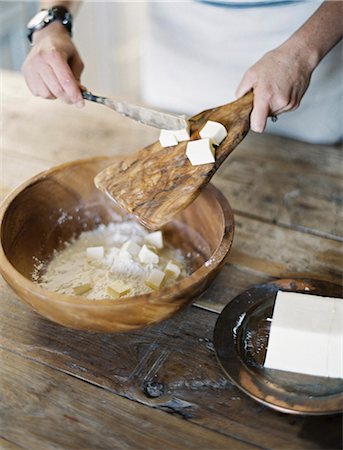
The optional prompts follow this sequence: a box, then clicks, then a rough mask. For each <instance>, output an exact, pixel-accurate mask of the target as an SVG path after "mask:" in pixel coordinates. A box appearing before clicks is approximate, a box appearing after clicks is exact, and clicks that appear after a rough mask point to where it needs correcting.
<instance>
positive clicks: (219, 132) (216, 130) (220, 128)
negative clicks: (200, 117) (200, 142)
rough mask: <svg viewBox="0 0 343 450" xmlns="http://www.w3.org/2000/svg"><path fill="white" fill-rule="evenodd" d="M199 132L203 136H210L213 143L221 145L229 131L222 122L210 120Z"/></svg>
mask: <svg viewBox="0 0 343 450" xmlns="http://www.w3.org/2000/svg"><path fill="white" fill-rule="evenodd" d="M199 134H200V137H201V138H209V139H210V141H211V142H212V144H214V145H219V144H220V143H221V142H222V141H223V140H224V139H225V138H226V136H227V131H226V128H225V127H224V125H222V124H221V123H219V122H213V121H212V120H208V121H207V122H206V125H205V126H204V128H202V129H201V130H200V133H199Z"/></svg>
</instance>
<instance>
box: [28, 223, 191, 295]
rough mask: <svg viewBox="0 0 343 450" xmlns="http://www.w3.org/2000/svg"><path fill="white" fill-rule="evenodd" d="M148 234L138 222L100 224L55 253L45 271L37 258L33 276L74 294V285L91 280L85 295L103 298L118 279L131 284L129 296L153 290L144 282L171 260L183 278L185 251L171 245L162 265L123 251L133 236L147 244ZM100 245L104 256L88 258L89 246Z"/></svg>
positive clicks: (162, 256) (162, 254) (48, 286)
mask: <svg viewBox="0 0 343 450" xmlns="http://www.w3.org/2000/svg"><path fill="white" fill-rule="evenodd" d="M148 234H149V233H148V231H146V230H145V229H144V228H143V227H142V226H141V225H139V224H138V223H136V222H119V223H110V224H109V225H100V226H99V227H98V228H97V229H95V230H93V231H84V232H83V233H81V234H80V236H79V237H78V238H77V239H74V240H72V241H71V242H67V243H66V244H65V248H64V249H63V250H61V251H59V252H55V254H54V257H53V258H52V260H51V261H50V262H49V263H48V264H47V266H46V268H45V270H42V269H44V268H43V267H42V263H40V262H39V261H37V262H36V265H35V271H34V273H33V274H32V278H33V280H35V281H36V282H38V283H39V284H40V286H42V287H43V288H45V289H48V290H50V291H55V292H58V293H60V294H67V295H73V287H76V286H79V285H81V284H87V283H90V284H92V286H93V287H92V289H91V290H90V291H88V292H87V293H85V294H83V295H84V296H86V297H88V298H93V299H94V298H95V299H101V298H105V297H106V298H108V297H109V295H108V294H107V293H106V289H107V286H108V285H109V284H110V283H111V282H113V281H116V280H121V281H123V282H124V283H126V284H128V285H129V286H130V287H131V291H130V293H129V294H127V295H126V296H132V295H140V294H145V293H148V292H151V291H152V289H150V288H149V287H148V286H147V285H146V284H145V283H144V281H145V280H146V279H147V277H148V275H149V274H150V272H151V271H152V269H154V268H158V269H160V270H163V269H164V268H165V266H166V264H167V263H168V261H169V260H173V261H176V262H177V264H178V266H179V267H180V268H181V275H180V278H182V277H184V276H186V275H187V271H186V264H185V260H184V258H183V256H182V253H181V251H180V250H177V249H174V248H171V247H168V246H167V245H165V247H164V248H163V249H162V250H160V252H159V263H158V264H143V263H140V262H139V261H137V259H136V258H134V257H132V256H131V254H130V253H128V252H126V251H122V252H120V248H121V246H122V245H123V244H124V242H126V241H128V240H129V239H130V240H132V241H134V242H136V243H137V244H139V245H143V244H144V238H145V237H146V236H147V235H148ZM97 246H103V247H104V249H105V254H104V258H103V259H101V260H92V261H87V258H86V249H87V248H88V247H97ZM119 253H120V254H119ZM173 283H175V280H174V281H173V280H172V279H170V280H167V281H166V283H165V285H166V286H168V285H171V284H173Z"/></svg>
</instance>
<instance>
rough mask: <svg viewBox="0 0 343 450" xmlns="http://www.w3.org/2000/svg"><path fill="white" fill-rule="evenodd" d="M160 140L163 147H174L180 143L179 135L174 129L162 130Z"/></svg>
mask: <svg viewBox="0 0 343 450" xmlns="http://www.w3.org/2000/svg"><path fill="white" fill-rule="evenodd" d="M159 141H160V144H161V145H162V147H172V146H173V145H177V144H178V140H177V137H176V136H175V134H174V131H172V130H161V133H160V138H159Z"/></svg>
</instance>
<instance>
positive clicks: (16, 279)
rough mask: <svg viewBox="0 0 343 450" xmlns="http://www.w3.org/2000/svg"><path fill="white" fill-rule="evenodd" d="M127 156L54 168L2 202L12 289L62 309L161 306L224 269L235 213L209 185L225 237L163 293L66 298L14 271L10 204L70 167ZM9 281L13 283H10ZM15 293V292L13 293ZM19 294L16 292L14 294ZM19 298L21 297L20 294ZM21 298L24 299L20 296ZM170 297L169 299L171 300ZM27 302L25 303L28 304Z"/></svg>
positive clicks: (1, 264) (2, 261) (4, 266)
mask: <svg viewBox="0 0 343 450" xmlns="http://www.w3.org/2000/svg"><path fill="white" fill-rule="evenodd" d="M123 157H124V155H112V156H95V157H90V158H82V159H76V160H72V161H69V162H64V163H62V164H58V165H55V166H53V167H51V168H49V169H47V170H45V171H42V172H40V173H38V174H36V175H34V176H33V177H31V178H29V179H28V180H26V181H24V182H23V183H21V184H20V185H19V186H17V187H16V188H14V189H13V190H12V191H11V192H9V193H8V194H7V196H6V197H5V198H4V199H3V200H2V202H1V204H0V273H1V275H2V276H3V278H4V279H5V281H6V282H7V283H8V284H9V285H10V286H11V288H12V289H14V287H13V285H14V286H18V287H19V286H20V290H21V291H23V290H24V291H27V293H30V294H31V295H32V294H34V295H35V296H36V297H38V298H40V299H41V300H43V301H49V302H52V303H58V304H59V305H63V304H65V305H70V306H71V305H74V306H77V305H79V306H80V307H88V308H92V307H96V308H99V307H100V308H102V307H106V308H107V307H108V308H116V307H121V306H122V305H123V302H122V301H121V300H125V301H127V300H129V301H130V304H133V303H134V304H141V303H156V304H158V303H159V302H165V301H166V300H167V301H168V300H170V301H171V302H173V301H176V298H177V299H179V298H182V297H183V296H184V295H185V294H186V293H187V291H188V290H189V289H190V288H191V287H192V286H194V284H201V283H202V282H204V280H205V279H206V277H207V276H208V275H209V274H210V273H211V272H213V271H215V269H216V268H217V267H218V266H220V265H221V263H222V262H223V261H224V259H225V257H226V256H227V254H228V252H229V250H230V248H231V244H232V240H233V234H234V228H235V224H234V216H233V211H232V209H231V206H230V204H229V202H228V200H227V199H226V197H225V196H224V195H223V194H222V193H221V192H220V191H219V189H218V188H216V187H215V186H214V185H213V184H212V183H209V184H208V185H207V186H206V187H205V189H210V190H211V192H212V194H214V196H215V198H216V200H217V202H218V203H219V205H220V208H221V210H222V214H223V218H224V227H223V233H222V236H221V240H220V243H219V244H218V246H217V247H216V249H215V250H214V252H213V253H212V255H211V256H210V257H209V258H208V260H207V261H205V263H204V264H203V265H202V266H201V267H199V268H198V269H197V270H195V271H194V272H192V273H191V274H190V275H189V276H187V277H184V278H182V279H180V281H177V282H176V283H175V284H173V285H172V286H169V287H166V288H162V289H161V290H157V291H153V292H150V293H146V294H140V295H134V296H127V297H123V298H122V299H119V301H118V300H115V301H114V300H113V299H111V298H110V297H108V298H102V299H95V298H88V297H85V296H82V295H80V296H74V295H66V294H60V293H58V292H55V291H50V290H48V289H45V288H43V287H41V286H40V285H39V284H38V283H35V282H34V281H31V280H29V279H28V278H26V277H25V276H24V275H22V274H21V273H20V272H18V271H17V270H16V269H15V267H14V266H13V265H12V264H11V263H10V261H9V260H8V258H7V256H6V254H5V251H4V248H3V243H2V226H3V221H4V218H5V216H6V212H7V210H8V208H9V207H10V205H11V203H12V202H13V201H14V200H15V199H16V198H17V196H18V195H19V194H20V193H22V192H23V191H24V190H25V189H27V188H28V187H30V186H31V185H33V184H35V183H36V182H38V181H40V180H43V179H45V178H46V177H48V176H49V175H51V174H53V173H56V172H59V171H61V170H63V169H64V168H66V167H71V166H74V165H80V164H89V163H92V162H97V161H106V160H109V161H111V160H114V159H120V158H123ZM9 280H10V281H9ZM176 287H177V295H176V298H175V292H176ZM14 290H15V289H14ZM15 291H16V290H15ZM17 295H18V296H19V294H17ZM20 297H21V296H20ZM168 297H170V299H168ZM25 301H26V300H25Z"/></svg>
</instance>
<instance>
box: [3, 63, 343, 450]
mask: <svg viewBox="0 0 343 450" xmlns="http://www.w3.org/2000/svg"><path fill="white" fill-rule="evenodd" d="M209 106H211V105H209ZM1 107H2V114H3V119H2V120H3V123H2V125H3V130H2V135H1V154H2V172H1V185H0V188H1V195H2V196H4V195H5V194H6V193H7V192H9V191H10V190H11V189H12V188H14V187H15V186H17V185H18V184H19V183H20V182H22V181H24V180H25V179H27V178H28V177H30V176H32V175H33V174H35V173H37V172H39V171H42V170H45V169H47V168H48V167H51V166H53V165H55V164H58V163H61V162H64V161H67V160H72V159H77V158H81V157H83V158H84V157H88V156H94V155H102V154H122V153H127V152H132V151H133V150H135V149H137V148H140V147H142V146H143V145H146V144H148V143H150V142H151V141H152V140H154V139H155V138H156V136H157V133H156V131H155V130H152V129H149V128H147V127H143V126H141V125H138V124H135V123H133V122H131V121H130V120H127V119H123V118H121V117H119V116H117V115H116V114H114V113H112V112H111V111H109V110H107V109H106V108H102V107H101V106H98V105H92V104H87V107H86V108H85V109H84V110H81V111H80V110H78V109H76V108H74V107H70V106H66V105H64V104H62V103H60V102H58V101H46V100H41V99H37V98H34V97H33V96H31V94H30V93H29V92H28V90H27V88H26V86H25V84H24V81H23V79H22V77H21V76H20V75H19V74H14V73H9V72H3V73H2V93H1ZM280 120H282V118H281V119H280ZM342 168H343V167H342V152H341V148H339V147H335V146H316V145H308V144H303V143H300V142H296V141H292V140H288V139H284V138H280V137H276V136H270V135H269V136H268V135H256V134H253V133H250V135H249V136H248V137H247V138H246V139H245V140H244V141H243V142H242V144H241V145H240V147H239V149H237V150H235V152H234V153H233V155H232V156H231V157H230V158H229V160H228V161H227V162H226V163H225V164H224V166H223V167H222V168H221V170H220V171H219V173H218V174H217V175H216V177H215V179H214V183H215V184H216V186H218V187H219V188H220V189H221V190H222V191H223V192H224V193H225V195H226V196H227V198H228V199H229V201H230V203H231V205H232V207H233V209H234V212H235V220H236V233H235V238H234V244H233V248H232V251H231V252H230V254H229V257H228V259H227V262H226V264H225V267H224V268H223V270H222V272H221V274H220V275H219V276H218V278H217V279H216V280H215V281H214V282H213V284H212V286H211V287H210V288H209V289H208V290H207V291H206V292H205V293H204V294H203V295H202V296H201V297H200V298H198V299H197V300H196V301H195V302H194V303H193V305H192V306H189V307H188V308H186V309H184V310H183V311H182V312H180V313H178V314H177V315H176V316H174V317H173V318H172V319H170V320H167V321H165V322H163V323H160V324H158V325H155V326H152V327H150V328H147V329H145V330H141V331H137V332H133V333H129V334H115V335H109V334H92V333H87V332H80V331H74V330H69V329H65V328H63V327H61V326H58V325H55V324H54V323H51V322H49V321H47V320H45V319H43V318H41V317H40V316H38V315H37V314H36V313H35V312H33V311H32V310H31V309H30V308H29V307H28V306H26V305H25V304H23V303H22V302H21V301H20V300H19V299H18V298H17V297H16V295H15V294H14V293H13V292H12V291H11V290H10V288H9V287H8V286H7V285H6V284H5V282H4V281H3V280H1V282H0V283H1V284H0V287H1V304H0V305H1V306H0V308H1V327H0V328H1V329H0V345H1V352H2V353H1V367H0V377H1V378H0V384H1V388H2V389H1V395H2V398H1V406H0V409H1V424H0V447H1V448H4V449H23V448H24V449H32V450H40V449H44V450H46V449H77V450H81V449H82V450H85V449H89V450H93V449H111V450H112V449H158V450H162V449H193V448H194V449H195V448H197V449H235V450H236V449H241V448H268V449H305V448H306V449H314V448H325V449H329V448H330V449H334V448H335V449H336V448H337V449H338V448H341V445H342V418H341V417H340V416H331V417H326V416H323V417H299V416H293V415H286V414H282V413H278V412H275V411H273V410H270V409H269V408H267V407H264V406H261V405H260V404H258V403H256V402H255V401H254V400H251V399H250V398H248V397H247V396H246V395H244V394H243V393H241V392H240V391H239V390H238V389H237V388H235V387H234V386H233V385H232V384H231V383H230V382H229V381H228V380H227V378H226V376H225V375H224V374H223V372H222V371H221V369H220V368H219V366H218V363H217V361H216V358H215V354H214V349H213V344H212V335H213V328H214V325H215V322H216V319H217V317H218V313H219V312H220V311H221V310H222V308H223V307H224V306H225V304H227V303H228V302H229V301H230V300H231V299H232V298H233V297H234V296H235V295H237V294H238V293H240V292H242V291H243V290H245V289H247V288H249V287H251V286H252V285H254V284H256V283H262V282H266V281H269V280H273V279H275V278H286V277H307V278H317V279H322V280H328V281H332V282H335V283H340V282H341V269H342V235H340V231H341V230H340V223H339V221H340V219H341V216H342V204H341V197H340V195H341V193H342V190H341V188H342V184H341V183H342V179H341V175H342Z"/></svg>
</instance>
